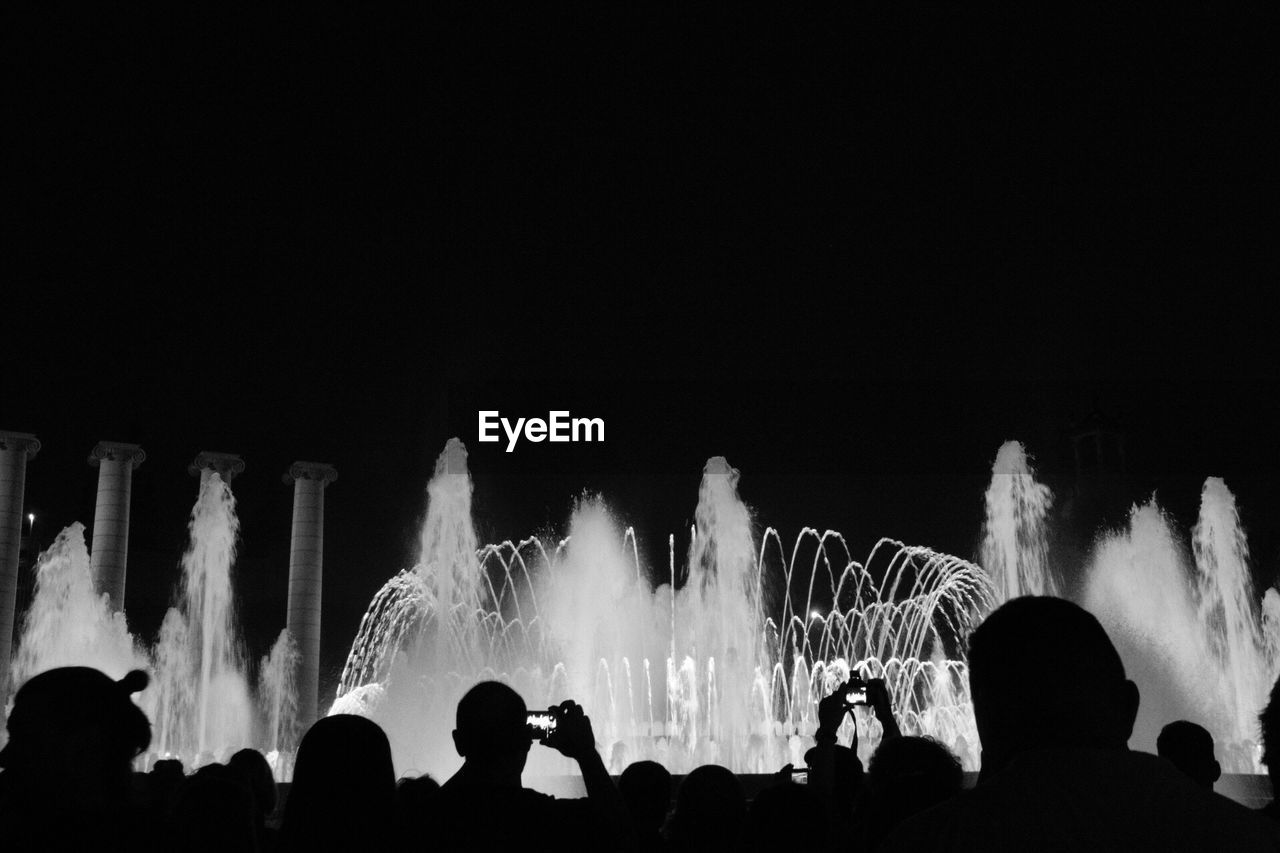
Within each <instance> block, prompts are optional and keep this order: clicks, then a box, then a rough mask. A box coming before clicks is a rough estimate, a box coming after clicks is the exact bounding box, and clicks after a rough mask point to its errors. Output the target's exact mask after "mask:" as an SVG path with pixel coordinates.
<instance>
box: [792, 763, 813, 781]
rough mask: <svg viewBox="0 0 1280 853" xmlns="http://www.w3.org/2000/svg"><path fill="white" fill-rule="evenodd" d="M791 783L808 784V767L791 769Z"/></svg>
mask: <svg viewBox="0 0 1280 853" xmlns="http://www.w3.org/2000/svg"><path fill="white" fill-rule="evenodd" d="M791 781H792V782H795V783H796V784H799V785H807V784H809V768H808V767H792V768H791Z"/></svg>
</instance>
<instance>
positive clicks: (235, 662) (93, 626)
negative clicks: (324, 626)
mask: <svg viewBox="0 0 1280 853" xmlns="http://www.w3.org/2000/svg"><path fill="white" fill-rule="evenodd" d="M238 532H239V522H238V520H237V518H236V514H235V498H234V497H233V496H232V494H231V489H230V486H228V485H227V483H226V482H224V480H223V478H222V477H221V476H220V475H219V474H218V473H212V472H209V473H207V474H206V475H205V476H203V477H202V478H201V484H200V492H199V497H198V498H197V500H196V504H195V506H194V508H193V509H192V512H191V520H190V524H189V533H190V544H189V546H188V548H187V551H186V553H185V554H184V555H183V558H182V579H181V582H180V586H179V589H178V591H177V593H178V594H177V603H176V605H175V606H174V607H172V608H170V610H169V611H168V613H167V614H166V615H165V619H164V622H163V624H162V626H161V629H160V635H159V639H158V641H157V642H156V644H155V646H154V648H152V649H150V650H148V649H146V648H144V646H143V645H142V644H141V643H140V642H139V641H137V640H136V639H135V638H134V637H133V636H132V635H131V634H130V633H129V630H128V626H127V625H126V622H125V617H124V614H123V613H119V612H113V611H112V607H111V602H110V597H109V595H108V594H107V593H105V592H103V593H99V592H97V591H95V589H94V584H93V575H92V571H91V568H90V558H89V553H88V550H87V548H86V547H85V531H84V526H83V525H82V524H79V523H76V524H73V525H71V526H70V527H68V528H67V529H65V530H63V531H62V532H61V533H60V534H59V535H58V537H57V539H56V540H55V541H54V543H53V544H52V545H51V546H50V547H49V549H48V550H46V551H45V552H44V553H43V554H41V555H40V559H39V561H38V564H37V567H36V589H35V596H34V598H33V600H32V604H31V606H30V608H28V610H27V613H26V616H25V618H24V620H23V626H22V634H21V637H20V640H19V644H18V650H17V653H16V655H15V657H14V662H13V674H14V683H15V684H17V685H21V684H22V682H24V681H25V680H26V679H28V678H30V677H31V676H32V675H35V674H37V673H39V672H43V671H45V670H47V669H51V668H53V667H57V666H71V665H74V666H92V667H96V668H97V669H100V670H102V671H103V672H105V673H106V674H107V675H109V676H111V677H112V678H117V679H118V678H120V677H121V676H123V675H124V674H125V673H126V672H128V671H129V670H131V669H145V670H148V671H149V672H150V673H151V677H152V679H151V684H150V686H149V687H148V688H147V690H146V691H144V692H143V693H142V694H141V696H140V697H139V700H138V701H139V704H140V705H141V706H142V707H143V709H144V710H145V711H146V712H147V715H148V717H149V718H150V719H151V721H152V742H151V756H150V757H157V756H166V755H172V756H177V757H180V758H182V759H183V760H184V762H186V763H187V764H189V765H190V764H201V763H205V762H207V761H210V760H225V759H226V758H227V757H228V756H229V755H230V753H231V752H232V751H234V750H235V749H239V748H241V747H245V746H257V747H259V748H261V749H262V750H263V751H264V752H267V753H269V758H270V759H271V760H273V762H275V763H277V764H279V762H278V761H277V759H278V755H279V753H280V752H288V751H289V750H291V749H292V748H293V745H294V742H295V739H296V738H295V735H294V732H293V730H292V715H293V710H294V707H295V699H294V695H293V690H294V688H293V675H292V673H293V669H294V666H295V664H296V660H297V653H296V650H295V649H294V648H293V646H292V643H291V642H290V641H289V638H288V635H287V634H283V633H282V635H281V637H280V639H279V640H278V641H277V643H276V645H275V647H274V648H273V650H272V652H271V653H270V654H269V655H268V656H267V657H266V658H264V659H263V662H262V665H261V666H260V668H259V670H260V676H259V683H260V686H259V689H258V690H257V691H256V692H257V700H256V702H257V704H255V699H254V696H253V691H251V690H250V688H249V682H248V678H247V675H246V666H245V663H244V660H243V651H242V649H241V642H240V639H239V636H238V633H237V630H236V625H235V618H234V614H233V610H232V591H231V570H232V566H233V564H234V561H235V543H236V537H237V535H238ZM273 750H274V751H276V752H277V754H276V755H270V753H271V752H272V751H273ZM281 772H282V773H283V772H286V771H284V770H283V768H282V769H281Z"/></svg>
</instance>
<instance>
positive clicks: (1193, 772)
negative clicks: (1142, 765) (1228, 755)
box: [1156, 720, 1222, 791]
mask: <svg viewBox="0 0 1280 853" xmlns="http://www.w3.org/2000/svg"><path fill="white" fill-rule="evenodd" d="M1156 753H1157V754H1159V756H1160V757H1161V758H1163V759H1165V760H1166V761H1169V762H1170V763H1172V764H1173V766H1174V767H1177V768H1178V769H1179V770H1181V771H1182V772H1183V773H1185V774H1186V775H1187V776H1189V777H1190V778H1191V779H1192V781H1194V782H1195V783H1196V784H1197V785H1199V786H1200V787H1202V788H1208V789H1209V790H1211V791H1212V790H1213V783H1214V782H1217V781H1218V777H1220V776H1221V775H1222V766H1221V765H1220V764H1218V760H1217V759H1216V758H1214V757H1213V735H1211V734H1209V731H1208V730H1207V729H1205V728H1204V727H1203V726H1198V725H1196V724H1195V723H1192V722H1188V721H1187V720H1177V721H1175V722H1172V723H1170V724H1169V725H1167V726H1165V727H1164V728H1163V729H1161V730H1160V736H1159V737H1157V738H1156Z"/></svg>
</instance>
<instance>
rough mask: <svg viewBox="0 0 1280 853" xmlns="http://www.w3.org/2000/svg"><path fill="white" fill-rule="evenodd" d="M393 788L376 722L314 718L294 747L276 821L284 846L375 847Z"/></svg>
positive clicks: (387, 749) (392, 801) (346, 717)
mask: <svg viewBox="0 0 1280 853" xmlns="http://www.w3.org/2000/svg"><path fill="white" fill-rule="evenodd" d="M395 793H396V777H395V769H394V767H393V765H392V763H391V744H390V743H389V742H388V741H387V736H386V734H385V733H383V731H382V729H381V727H379V726H378V724H377V723H375V722H373V721H372V720H368V719H365V718H364V717H358V716H355V715H352V714H336V715H334V716H332V717H324V718H322V719H320V720H317V721H316V723H315V724H314V725H313V726H312V727H311V728H310V729H309V730H308V731H307V733H306V735H305V736H304V737H303V738H302V743H301V744H300V745H299V746H298V756H297V759H296V761H295V762H294V767H293V785H292V786H291V787H290V789H289V796H288V797H287V798H286V799H285V806H284V819H283V821H282V822H281V825H280V833H281V841H282V843H283V844H284V848H285V849H286V850H341V849H347V848H346V847H345V845H349V844H355V843H357V842H359V843H361V844H370V845H373V846H376V845H375V844H374V841H375V840H376V837H377V835H378V833H380V832H384V831H386V828H387V827H388V826H389V825H390V821H391V814H392V812H393V810H394V806H395Z"/></svg>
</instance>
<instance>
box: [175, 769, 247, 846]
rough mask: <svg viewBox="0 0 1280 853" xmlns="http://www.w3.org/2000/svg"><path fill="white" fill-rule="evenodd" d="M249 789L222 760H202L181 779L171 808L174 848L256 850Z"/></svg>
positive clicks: (238, 775)
mask: <svg viewBox="0 0 1280 853" xmlns="http://www.w3.org/2000/svg"><path fill="white" fill-rule="evenodd" d="M253 822H254V805H253V793H252V792H251V791H250V789H249V786H248V784H246V783H245V781H244V780H243V779H242V778H241V776H240V774H239V773H237V772H236V771H235V770H232V769H231V768H230V767H228V766H226V765H224V764H206V765H205V766H204V767H201V768H200V769H199V770H197V771H196V773H195V775H194V776H192V777H191V778H190V779H188V780H187V781H186V782H185V783H183V785H182V788H181V789H180V790H179V791H178V800H177V803H176V804H175V805H174V809H173V819H172V825H173V847H172V849H174V850H182V851H191V853H224V851H231V850H243V851H246V853H256V851H258V850H259V849H260V848H259V846H258V834H257V832H256V831H255V830H254V825H253Z"/></svg>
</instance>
